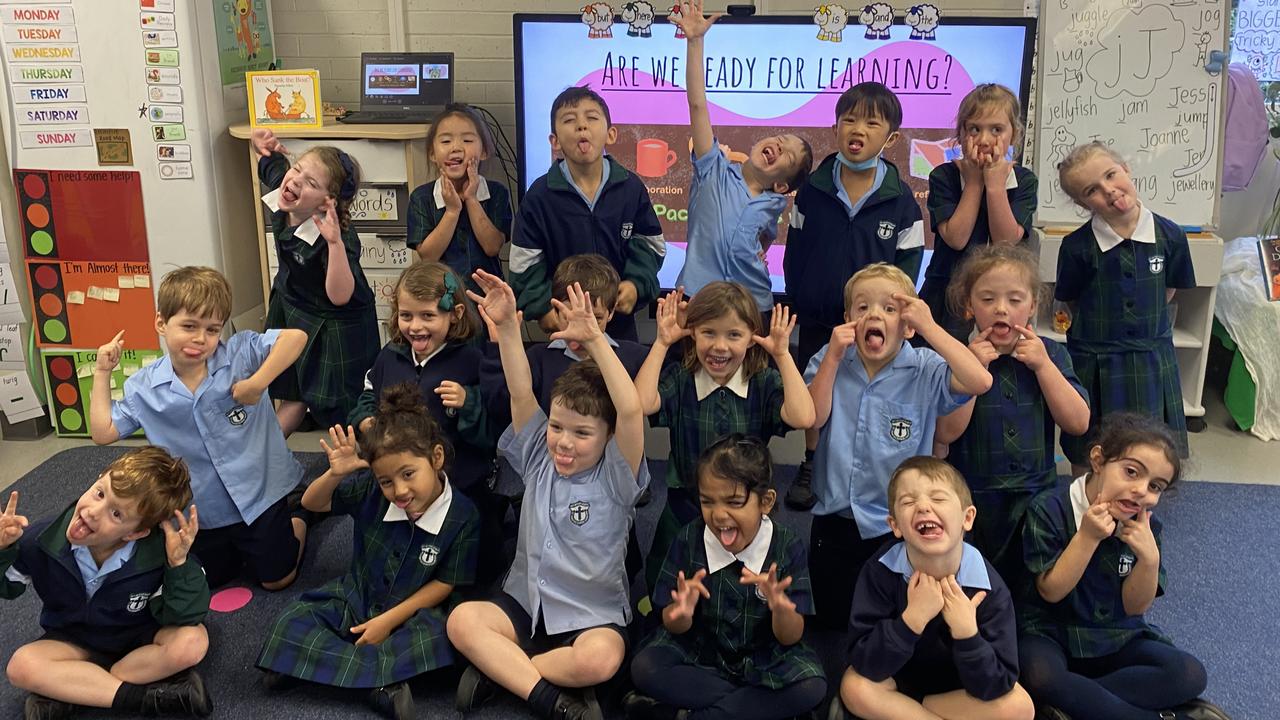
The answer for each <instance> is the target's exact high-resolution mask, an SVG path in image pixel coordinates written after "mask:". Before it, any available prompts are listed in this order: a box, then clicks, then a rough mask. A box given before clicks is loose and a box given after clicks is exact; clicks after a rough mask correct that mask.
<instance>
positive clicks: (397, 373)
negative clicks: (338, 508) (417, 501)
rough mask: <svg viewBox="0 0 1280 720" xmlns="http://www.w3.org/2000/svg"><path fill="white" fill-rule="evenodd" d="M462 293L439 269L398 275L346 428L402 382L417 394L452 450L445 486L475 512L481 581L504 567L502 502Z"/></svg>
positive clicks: (370, 418)
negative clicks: (493, 489) (382, 334)
mask: <svg viewBox="0 0 1280 720" xmlns="http://www.w3.org/2000/svg"><path fill="white" fill-rule="evenodd" d="M464 292H465V287H464V286H463V284H462V281H461V280H460V279H459V278H458V276H457V275H455V274H454V272H453V271H452V270H450V269H449V267H448V266H446V265H444V264H442V263H438V262H425V261H423V262H417V263H414V264H413V265H410V266H409V267H408V268H406V269H405V271H404V272H402V273H401V274H400V279H399V280H397V281H396V288H395V293H394V294H393V295H392V300H391V321H390V323H388V325H389V327H388V330H389V334H390V337H391V340H390V341H389V342H388V343H387V344H386V346H385V347H384V348H382V352H380V353H378V357H377V359H376V360H374V362H373V367H372V368H370V369H369V372H368V373H366V374H365V380H364V388H365V389H364V392H363V393H361V394H360V399H359V401H358V402H357V403H356V408H355V410H354V411H352V413H351V418H350V422H351V424H352V425H354V426H356V427H357V428H359V430H360V432H361V434H363V433H366V432H368V431H369V429H370V428H371V427H373V424H374V416H375V411H376V410H377V408H378V401H379V398H381V397H382V393H383V391H385V390H386V389H387V388H389V387H392V386H394V385H398V384H400V383H406V382H407V383H411V384H413V385H414V386H416V387H417V388H418V390H419V391H420V392H421V393H422V402H423V404H425V405H426V407H427V412H428V413H429V414H430V415H431V419H432V420H434V421H435V423H436V426H437V427H439V428H440V431H441V433H442V434H443V436H444V437H445V438H446V439H447V440H448V441H449V444H450V445H451V446H452V448H453V460H452V462H451V463H450V465H449V482H450V484H451V485H452V486H453V487H454V488H457V489H458V490H459V491H460V492H462V493H463V494H464V495H466V496H467V497H468V498H470V499H471V501H472V502H473V503H475V504H476V506H477V507H478V508H479V509H480V515H481V517H482V519H483V522H482V524H481V533H480V546H481V553H480V557H481V568H480V573H479V577H480V581H481V583H484V582H488V581H491V580H493V579H495V578H497V576H498V575H500V574H501V573H502V571H503V570H504V569H505V567H504V566H503V563H502V561H501V557H502V517H503V515H505V513H506V504H505V503H504V502H502V501H500V500H499V499H498V498H496V497H494V496H493V495H492V493H490V492H489V480H490V478H492V477H493V460H494V447H495V445H496V437H497V436H496V435H495V434H493V433H491V432H489V431H488V428H489V425H488V424H487V423H486V422H485V419H484V412H483V410H482V401H481V397H480V393H479V391H478V387H479V384H480V361H481V359H482V353H481V351H480V349H479V348H478V347H476V345H475V344H474V343H472V342H471V339H472V338H473V337H475V335H476V332H477V319H476V317H475V314H474V312H472V311H470V310H469V309H468V307H467V300H466V296H465V295H464V294H463V293H464Z"/></svg>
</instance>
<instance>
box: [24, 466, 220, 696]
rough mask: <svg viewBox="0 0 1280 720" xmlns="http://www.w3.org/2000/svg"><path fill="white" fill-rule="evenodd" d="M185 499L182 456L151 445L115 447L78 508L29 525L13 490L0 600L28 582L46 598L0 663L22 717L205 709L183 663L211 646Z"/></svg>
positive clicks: (194, 526)
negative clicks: (31, 632) (31, 628)
mask: <svg viewBox="0 0 1280 720" xmlns="http://www.w3.org/2000/svg"><path fill="white" fill-rule="evenodd" d="M190 502H191V478H190V475H189V474H188V473H187V465H186V463H185V462H183V461H182V460H179V459H177V458H174V457H173V456H172V455H170V454H169V453H167V452H165V451H164V449H163V448H159V447H154V446H153V447H144V448H139V449H136V450H131V451H129V452H127V453H125V454H124V455H121V456H120V457H119V458H118V459H117V460H116V461H115V462H113V463H111V466H110V467H109V468H107V471H106V472H104V473H102V475H100V476H99V477H98V478H97V479H96V480H94V482H93V484H92V485H91V486H90V487H89V489H88V490H86V491H85V493H84V494H83V495H81V496H80V499H79V500H77V501H76V502H75V504H74V505H71V506H70V507H68V508H66V509H65V510H63V511H62V513H61V514H60V515H58V516H57V517H55V518H50V519H48V520H44V521H42V522H39V523H36V524H34V525H31V526H30V527H28V523H27V518H25V517H23V516H22V515H19V514H18V493H17V492H13V493H11V494H10V495H9V504H8V506H7V507H6V508H5V509H4V513H3V514H0V573H3V576H2V577H0V597H4V598H15V597H18V596H19V595H21V594H22V593H23V592H24V591H25V590H26V589H27V587H28V586H31V587H34V588H35V591H36V593H37V594H38V595H39V596H40V600H41V601H42V602H43V603H44V607H43V608H42V609H41V611H40V627H41V628H42V629H43V630H44V634H43V635H42V636H41V637H40V638H39V639H38V640H36V641H34V642H31V643H29V644H27V645H23V646H22V647H20V648H18V650H17V651H16V652H14V653H13V657H11V658H10V659H9V666H8V668H7V672H8V675H9V681H10V682H12V683H13V684H14V685H15V686H17V687H20V688H22V689H24V690H27V691H29V692H30V693H31V695H30V696H28V697H27V702H26V708H25V717H26V718H28V719H29V720H30V719H33V718H64V717H68V716H69V715H70V714H71V712H72V710H73V709H74V706H76V705H82V706H86V707H100V708H112V709H114V710H116V711H122V712H126V713H129V714H136V713H141V712H144V710H145V711H146V712H148V714H151V715H157V714H165V715H168V714H176V715H199V716H205V715H208V714H209V712H210V710H212V705H213V704H212V702H211V701H210V700H209V696H208V694H207V693H206V691H205V687H204V681H203V680H202V679H201V678H200V676H199V675H197V674H196V673H195V671H192V670H189V668H191V667H194V666H195V665H196V664H197V663H199V662H200V660H201V659H203V658H204V654H205V651H206V650H207V649H208V647H209V635H208V633H207V632H206V631H205V628H204V625H202V624H201V623H203V622H204V619H205V616H206V615H207V614H208V613H209V584H208V583H207V582H205V579H204V571H203V570H202V569H201V568H200V564H199V563H198V562H197V561H196V559H195V557H194V556H191V555H189V552H190V550H191V544H192V543H193V542H194V541H195V537H196V533H197V531H198V530H199V527H200V522H199V518H198V517H197V515H196V507H195V506H194V505H192V506H191V507H190V512H189V514H184V513H183V508H184V507H187V504H188V503H190ZM157 526H159V530H157ZM161 590H163V593H162V592H161ZM8 619H9V620H10V621H13V622H17V618H15V617H13V615H12V614H10V615H9V616H8ZM184 671H186V672H184ZM175 674H176V675H175ZM166 678H168V679H166Z"/></svg>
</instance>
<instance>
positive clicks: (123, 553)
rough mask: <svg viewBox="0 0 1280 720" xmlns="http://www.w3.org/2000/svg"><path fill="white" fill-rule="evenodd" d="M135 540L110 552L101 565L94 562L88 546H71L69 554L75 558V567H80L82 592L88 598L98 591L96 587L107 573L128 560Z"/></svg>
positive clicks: (105, 577)
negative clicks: (82, 583)
mask: <svg viewBox="0 0 1280 720" xmlns="http://www.w3.org/2000/svg"><path fill="white" fill-rule="evenodd" d="M137 542H138V541H137V540H130V541H129V542H127V543H125V544H124V547H122V548H120V549H119V550H116V551H115V552H113V553H111V557H109V558H107V559H106V560H105V561H104V562H103V563H102V567H98V563H96V562H94V559H93V553H92V552H91V551H90V550H89V548H87V547H85V546H84V545H72V546H71V554H72V555H74V556H75V558H76V567H78V568H80V579H81V580H83V581H84V592H85V594H86V595H88V596H89V598H90V599H92V598H93V596H94V594H96V593H97V592H98V588H100V587H102V581H103V580H106V579H107V576H108V575H110V574H111V573H113V572H115V571H117V570H119V569H120V568H122V567H124V564H125V563H127V562H129V560H130V559H131V558H132V557H133V551H134V549H135V546H136V544H137Z"/></svg>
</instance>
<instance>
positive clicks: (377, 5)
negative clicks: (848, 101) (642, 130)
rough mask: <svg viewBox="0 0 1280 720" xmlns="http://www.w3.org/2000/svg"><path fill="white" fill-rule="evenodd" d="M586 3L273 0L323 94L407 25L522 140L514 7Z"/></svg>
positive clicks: (345, 95)
mask: <svg viewBox="0 0 1280 720" xmlns="http://www.w3.org/2000/svg"><path fill="white" fill-rule="evenodd" d="M933 1H934V3H935V4H936V5H938V7H939V8H941V9H942V12H943V15H944V16H945V15H946V14H947V13H956V14H963V15H986V16H1018V15H1021V14H1022V8H1023V3H1022V0H933ZM614 4H615V5H618V4H620V2H615V3H614ZM655 4H657V3H656V2H655ZM815 4H817V0H756V7H757V12H758V13H759V14H779V15H781V14H808V13H811V12H813V8H814V6H815ZM845 4H846V5H847V6H850V7H851V6H853V5H856V4H857V3H854V2H852V1H849V2H846V3H845ZM894 4H895V5H897V6H902V7H905V6H907V5H909V4H910V3H908V2H895V3H894ZM581 5H582V2H580V1H579V0H506V1H505V2H495V1H492V0H469V1H468V2H462V1H461V0H271V16H272V21H273V23H274V31H275V37H276V52H277V54H278V55H279V56H280V57H281V58H282V59H283V60H284V62H285V67H294V68H302V67H311V68H316V69H317V70H319V71H320V80H321V86H322V88H321V93H322V95H323V99H324V100H326V101H329V102H338V103H342V104H345V105H348V106H349V107H352V108H354V107H356V106H358V105H359V103H360V90H359V85H358V76H359V74H360V53H361V52H362V51H379V50H388V49H391V48H392V47H393V45H394V44H395V43H394V42H393V39H392V37H391V31H390V28H391V27H393V26H397V27H403V28H404V29H405V34H406V35H407V42H406V45H405V49H407V50H410V51H444V52H453V53H454V55H455V58H456V63H457V67H456V72H457V78H458V79H457V84H456V87H455V92H454V96H455V98H456V99H457V100H459V101H461V102H467V103H474V104H476V105H482V106H484V107H485V108H487V109H488V110H489V111H490V112H492V113H493V114H494V115H495V116H496V117H497V118H498V119H499V121H500V122H501V123H502V125H503V127H504V129H505V130H506V132H507V136H508V137H510V138H512V140H513V141H514V139H515V128H514V125H515V84H514V81H513V68H512V64H511V62H512V43H511V15H512V14H513V13H517V12H577V9H578V8H579V7H581ZM464 6H469V7H472V8H474V9H471V10H463V9H461V8H462V7H464ZM710 7H723V5H721V4H714V3H713V4H710ZM389 8H403V11H404V14H405V17H404V18H403V19H397V18H392V17H391V15H390V13H389V11H388V9H389ZM396 20H399V22H393V21H396Z"/></svg>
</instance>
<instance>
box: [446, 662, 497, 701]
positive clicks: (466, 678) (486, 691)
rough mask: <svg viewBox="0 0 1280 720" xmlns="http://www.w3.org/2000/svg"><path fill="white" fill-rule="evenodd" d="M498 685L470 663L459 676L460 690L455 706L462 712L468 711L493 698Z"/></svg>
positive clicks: (455, 699) (456, 696)
mask: <svg viewBox="0 0 1280 720" xmlns="http://www.w3.org/2000/svg"><path fill="white" fill-rule="evenodd" d="M497 691H498V686H497V685H494V683H493V681H492V680H490V679H489V678H487V677H485V675H484V673H482V672H480V670H479V669H478V668H476V666H475V665H468V666H467V669H466V670H463V671H462V677H460V678H458V692H457V694H456V695H454V698H453V706H454V708H455V709H457V711H458V712H460V713H468V712H471V711H472V710H475V709H476V708H478V707H480V706H481V705H484V704H485V703H487V702H489V701H490V700H492V699H493V696H494V694H495V693H496V692H497Z"/></svg>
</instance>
